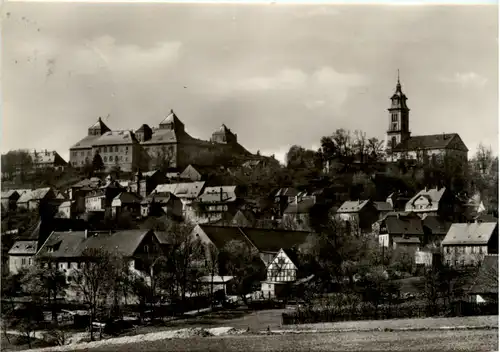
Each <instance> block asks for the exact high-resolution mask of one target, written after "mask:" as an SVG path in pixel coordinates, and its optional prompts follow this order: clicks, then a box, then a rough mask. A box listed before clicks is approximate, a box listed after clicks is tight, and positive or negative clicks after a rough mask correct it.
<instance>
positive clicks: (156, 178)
mask: <svg viewBox="0 0 500 352" xmlns="http://www.w3.org/2000/svg"><path fill="white" fill-rule="evenodd" d="M167 182H168V179H167V176H166V175H165V173H162V172H160V170H153V171H147V172H140V171H138V172H136V173H135V175H134V180H133V181H132V182H130V192H132V193H136V194H137V195H139V196H141V197H142V198H146V196H147V195H148V194H150V193H151V192H153V190H154V189H155V188H156V186H158V185H161V184H165V183H167Z"/></svg>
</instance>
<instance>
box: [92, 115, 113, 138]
mask: <svg viewBox="0 0 500 352" xmlns="http://www.w3.org/2000/svg"><path fill="white" fill-rule="evenodd" d="M109 131H111V130H110V129H109V128H108V126H106V124H105V123H104V122H102V119H101V118H100V117H99V119H98V120H97V122H96V123H95V124H93V125H92V126H90V127H89V129H88V135H89V136H102V135H103V134H104V133H106V132H109Z"/></svg>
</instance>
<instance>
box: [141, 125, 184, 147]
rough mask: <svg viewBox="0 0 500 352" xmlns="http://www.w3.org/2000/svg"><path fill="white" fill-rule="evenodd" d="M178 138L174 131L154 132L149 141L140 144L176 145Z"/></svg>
mask: <svg viewBox="0 0 500 352" xmlns="http://www.w3.org/2000/svg"><path fill="white" fill-rule="evenodd" d="M178 137H179V136H177V134H176V132H175V131H174V130H166V129H163V130H156V131H155V132H154V133H153V135H152V136H151V139H149V140H147V141H144V142H142V144H164V143H176V142H177V141H178V139H179V138H178Z"/></svg>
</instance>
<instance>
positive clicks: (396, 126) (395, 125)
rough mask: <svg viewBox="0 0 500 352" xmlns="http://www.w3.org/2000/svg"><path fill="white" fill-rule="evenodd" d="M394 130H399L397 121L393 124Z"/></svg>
mask: <svg viewBox="0 0 500 352" xmlns="http://www.w3.org/2000/svg"><path fill="white" fill-rule="evenodd" d="M392 130H393V131H397V130H398V124H397V123H393V124H392Z"/></svg>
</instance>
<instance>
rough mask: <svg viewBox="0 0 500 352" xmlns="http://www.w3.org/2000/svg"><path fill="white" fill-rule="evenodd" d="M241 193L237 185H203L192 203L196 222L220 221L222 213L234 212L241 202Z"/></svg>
mask: <svg viewBox="0 0 500 352" xmlns="http://www.w3.org/2000/svg"><path fill="white" fill-rule="evenodd" d="M242 195H243V193H242V192H241V189H240V188H239V187H238V186H216V187H205V189H204V191H203V193H202V194H201V195H200V196H199V197H198V198H197V199H196V200H195V202H194V203H193V205H194V207H193V210H194V215H195V222H196V223H209V222H215V221H220V220H222V219H223V217H224V214H226V213H228V214H235V213H236V212H237V211H238V209H239V207H241V205H242V204H243V198H242Z"/></svg>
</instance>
